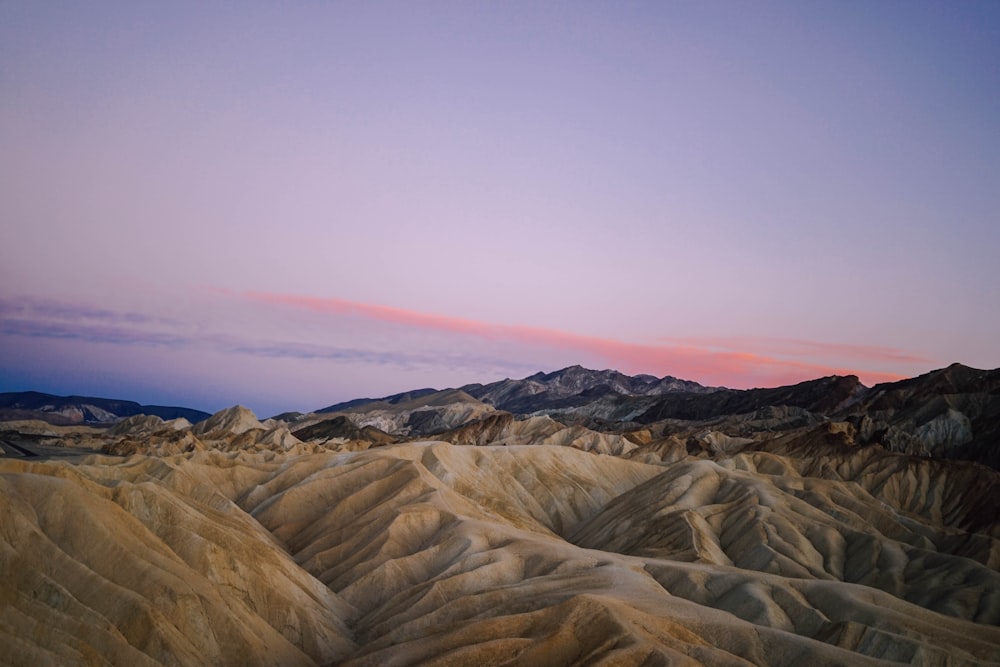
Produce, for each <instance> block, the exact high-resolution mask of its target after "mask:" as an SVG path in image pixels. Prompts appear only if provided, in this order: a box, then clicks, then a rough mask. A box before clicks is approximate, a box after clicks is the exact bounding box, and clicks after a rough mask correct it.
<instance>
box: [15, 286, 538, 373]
mask: <svg viewBox="0 0 1000 667" xmlns="http://www.w3.org/2000/svg"><path fill="white" fill-rule="evenodd" d="M262 317H265V318H266V317H268V315H263V316H262ZM0 336H19V337H26V338H38V339H52V340H69V341H78V342H81V343H97V344H108V345H114V346H162V347H169V348H172V349H186V350H190V351H192V352H196V351H197V350H203V349H210V350H213V351H215V352H221V353H224V354H236V355H244V356H249V357H258V358H270V359H304V360H317V361H334V362H342V363H350V364H360V365H368V366H390V367H394V368H398V369H401V370H414V369H421V368H431V367H437V368H444V369H449V370H461V371H470V370H477V369H479V370H481V369H486V368H488V369H494V370H496V369H503V370H506V371H511V372H521V371H527V372H532V371H533V370H535V369H534V368H533V367H529V366H525V365H523V364H521V363H518V362H517V361H516V360H507V359H501V358H497V357H496V355H492V354H490V353H489V352H488V351H484V353H483V354H470V353H468V352H465V353H463V352H459V351H454V350H452V351H441V350H401V349H378V348H377V347H375V346H371V347H358V346H345V345H332V344H326V343H313V342H302V341H300V340H290V339H282V338H274V337H253V336H248V335H238V334H233V333H230V332H226V331H223V330H221V329H220V328H214V329H213V328H212V327H207V328H206V327H204V326H202V327H198V329H197V330H194V329H193V328H192V327H191V326H189V325H187V324H185V323H182V322H179V321H177V320H172V319H169V318H162V317H159V316H155V315H147V314H145V313H139V312H133V311H116V310H112V309H108V308H99V307H93V306H88V305H86V304H72V303H63V302H59V301H55V300H51V299H42V300H37V301H36V300H33V299H30V298H18V299H16V300H11V299H8V300H3V299H0Z"/></svg>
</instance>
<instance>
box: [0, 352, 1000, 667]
mask: <svg viewBox="0 0 1000 667" xmlns="http://www.w3.org/2000/svg"><path fill="white" fill-rule="evenodd" d="M995 373H996V372H995V371H994V372H986V371H972V369H968V370H966V369H961V368H958V369H956V368H954V367H953V368H951V369H944V370H943V371H941V372H938V373H937V374H930V375H929V376H924V377H922V378H915V379H914V380H913V381H907V383H893V384H891V385H880V386H878V387H875V388H871V389H868V388H864V387H862V386H861V385H860V384H858V383H857V382H856V379H851V378H832V379H831V378H825V379H821V380H817V381H815V382H813V383H807V384H806V385H805V386H799V385H796V386H794V387H786V388H778V389H774V390H760V391H758V392H756V393H744V394H727V393H726V392H730V391H731V390H717V391H712V392H703V391H698V392H691V393H688V394H686V395H687V396H703V397H705V399H709V398H711V399H712V400H714V401H722V403H724V404H726V405H730V406H734V407H732V409H734V410H744V412H736V413H724V414H715V413H713V411H712V410H708V411H707V412H697V413H695V414H693V415H692V416H693V417H696V418H695V419H681V418H678V417H668V418H658V419H656V420H653V421H650V422H648V423H638V422H634V421H628V422H618V423H617V425H615V424H614V423H613V422H610V421H607V420H601V419H597V418H595V417H593V416H592V415H583V416H580V415H578V419H576V420H575V423H569V422H574V420H573V419H571V418H569V417H567V416H566V415H567V414H568V413H565V412H563V413H559V412H554V414H553V415H549V414H547V413H545V412H544V410H543V411H542V412H541V413H540V414H523V413H515V412H511V411H505V410H499V409H497V408H496V407H495V406H490V405H487V404H485V403H483V402H481V401H480V400H478V399H476V398H475V397H474V396H472V395H471V394H470V393H469V392H468V391H461V392H459V391H451V392H426V393H423V394H422V395H419V396H409V397H405V398H400V400H397V401H395V402H393V401H372V402H366V403H358V404H355V405H350V406H347V407H346V408H344V409H343V410H340V411H337V412H335V413H332V414H331V413H326V414H316V413H308V414H298V413H293V414H291V415H290V416H289V418H290V419H291V420H292V421H291V422H289V423H286V422H283V421H280V420H264V421H261V420H258V419H257V417H256V416H255V415H253V413H251V412H250V411H249V410H247V409H246V408H241V407H238V406H237V407H234V408H230V409H228V410H224V411H221V412H220V413H217V414H216V415H214V416H212V417H211V418H210V419H208V420H205V421H203V422H202V423H201V424H197V425H195V426H193V427H192V426H191V424H190V423H189V422H186V421H184V420H173V421H170V422H164V421H163V420H162V419H160V418H158V417H132V418H130V419H128V420H126V421H122V422H121V423H119V425H117V426H116V427H114V428H113V429H104V430H99V429H93V428H87V427H83V426H75V427H72V426H70V427H67V426H59V427H56V426H50V425H46V424H39V423H38V422H23V423H20V424H14V425H8V426H6V427H5V428H6V429H7V430H3V431H0V440H3V441H5V442H7V441H11V440H12V439H14V438H18V437H20V438H23V439H22V440H17V443H20V444H19V446H20V447H22V448H23V449H25V450H27V451H30V449H31V447H33V446H35V445H36V444H41V443H44V444H45V446H46V447H47V448H48V449H46V450H45V452H47V451H52V450H53V449H55V448H59V447H62V448H64V449H67V450H75V449H77V448H86V449H88V450H93V449H95V448H100V447H103V448H104V451H105V452H106V454H104V455H91V456H89V457H87V458H83V459H79V458H77V459H62V458H51V457H48V456H47V455H46V454H45V453H44V452H43V454H42V455H41V456H36V457H33V458H29V457H26V456H18V455H16V454H17V452H16V451H14V450H12V451H11V453H10V455H8V456H6V457H2V458H0V503H2V504H3V506H2V507H0V553H2V554H3V557H2V558H0V600H2V602H3V604H2V606H0V663H2V664H11V665H38V664H115V665H168V664H169V665H203V664H218V665H227V664H228V665H295V664H301V665H332V664H344V665H416V664H421V665H423V664H437V665H500V664H505V665H577V664H608V665H611V664H614V665H651V664H664V665H665V664H677V665H681V664H692V665H694V664H704V665H789V666H792V665H801V664H815V665H831V666H832V665H845V664H849V665H890V664H900V663H904V664H914V665H941V666H942V667H944V666H946V665H947V666H948V667H953V666H956V665H970V666H971V665H1000V504H998V502H1000V501H998V498H1000V472H997V471H996V470H993V469H991V468H989V467H986V466H984V465H981V464H980V463H976V462H966V461H955V460H950V459H948V458H937V457H934V456H926V455H917V454H913V453H907V452H906V451H891V447H890V446H889V445H891V444H892V443H891V442H886V441H877V439H876V440H873V441H866V438H870V437H871V436H870V434H869V435H865V432H864V428H865V426H864V424H863V423H862V422H863V421H864V419H869V420H871V421H872V422H873V423H879V424H881V423H884V424H887V425H889V427H891V428H895V429H898V432H900V433H918V434H919V433H922V431H920V429H921V427H922V426H924V425H926V424H928V423H937V422H935V420H937V419H940V417H941V415H951V414H952V413H951V411H955V412H960V413H961V414H963V415H965V417H966V418H967V420H968V423H969V424H970V425H971V426H970V428H971V430H972V433H973V437H974V441H975V442H980V441H982V442H988V441H990V440H989V439H990V438H991V437H992V436H990V435H989V430H988V428H987V427H988V426H989V424H990V423H991V422H990V419H991V415H992V414H993V413H992V407H991V405H992V403H991V400H992V399H991V398H990V397H991V396H994V395H995V385H994V384H992V383H993V382H994V378H995ZM577 375H579V373H577ZM534 381H535V380H532V382H534ZM510 382H511V383H516V382H517V381H510ZM642 382H645V381H644V380H643V381H642ZM584 384H586V383H583V384H579V385H577V388H579V389H580V394H571V395H570V397H572V396H574V395H583V394H588V392H590V393H589V396H590V397H591V398H593V397H594V396H595V394H596V393H601V392H604V390H600V391H597V392H594V391H593V389H594V386H599V385H592V386H584ZM649 384H653V382H652V380H650V381H649ZM623 385H624V383H623ZM507 388H508V389H509V388H510V384H508V385H507ZM609 396H612V397H614V400H639V399H641V400H650V399H652V400H654V401H658V400H661V399H662V398H664V396H668V397H670V396H672V394H671V393H669V392H668V393H667V394H652V395H648V396H626V395H625V394H621V393H618V389H609V390H607V392H605V393H604V398H607V397H609ZM713 397H714V398H713ZM741 397H742V398H741ZM761 397H764V398H761ZM775 397H776V398H775ZM942 397H943V398H942ZM519 400H520V399H519ZM546 400H548V399H546ZM597 400H601V399H600V397H598V398H597ZM689 400H691V401H697V400H702V399H695V398H691V399H689ZM940 401H944V405H943V406H942V405H940V404H939V402H940ZM722 403H720V404H722ZM775 403H777V404H775ZM579 405H580V406H583V407H584V408H586V405H587V402H586V401H581V402H580V404H579ZM705 405H709V406H711V405H716V404H705ZM564 409H565V408H564V407H560V408H558V410H564ZM423 412H425V413H427V414H428V415H431V416H430V417H429V419H441V420H442V421H447V420H452V421H451V422H450V424H451V425H450V426H449V428H448V429H447V430H444V431H441V432H440V433H439V434H438V435H437V436H434V437H433V438H421V437H420V436H416V437H414V436H412V435H411V436H406V435H405V434H403V433H402V431H403V430H407V429H411V430H412V429H413V428H414V426H413V423H412V422H411V416H412V415H413V414H419V413H423ZM399 415H403V416H402V417H400V416H399ZM560 415H561V416H562V417H563V418H564V420H562V421H561V420H560V418H559V417H560ZM373 416H379V418H382V419H384V420H386V423H390V425H395V426H396V428H397V432H396V433H392V434H391V433H387V432H385V431H381V430H377V429H375V427H374V426H372V425H371V424H367V425H365V424H361V423H360V422H363V421H364V420H366V419H370V418H372V417H373ZM570 416H572V415H570ZM390 417H392V419H390ZM657 417H659V415H657ZM948 418H949V419H950V418H951V417H948ZM583 422H586V423H587V424H588V425H584V423H583ZM963 423H964V422H963ZM977 429H981V430H977ZM926 430H933V429H926ZM407 437H410V438H411V440H410V441H408V442H395V441H397V440H400V439H405V438H407ZM914 437H916V436H914ZM977 438H978V439H977ZM921 442H925V441H921ZM992 442H993V444H994V445H995V444H996V442H995V440H993V441H992ZM910 444H911V445H912V443H910ZM18 451H20V450H18ZM80 451H83V449H80ZM977 451H978V450H977ZM931 453H932V454H933V452H931Z"/></svg>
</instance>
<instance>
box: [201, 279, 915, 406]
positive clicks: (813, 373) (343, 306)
mask: <svg viewBox="0 0 1000 667" xmlns="http://www.w3.org/2000/svg"><path fill="white" fill-rule="evenodd" d="M216 291H218V292H221V293H224V294H228V295H229V296H235V297H241V298H244V299H247V300H250V301H253V302H257V303H261V304H267V305H270V306H277V307H287V308H296V309H304V310H309V311H313V312H320V313H329V314H331V315H338V316H347V317H358V318H365V319H369V320H375V321H380V322H386V323H391V324H395V325H400V326H404V327H412V328H421V329H427V330H434V331H439V332H444V333H450V334H455V335H460V336H470V337H476V338H481V339H485V340H506V341H513V342H517V343H521V344H524V345H528V346H532V347H536V348H538V347H541V348H546V347H547V348H555V349H559V350H570V351H575V352H577V353H578V354H579V355H580V356H581V357H583V358H581V362H584V361H585V359H584V358H587V359H595V360H600V362H599V363H603V364H607V365H608V366H610V367H613V368H616V369H618V370H620V371H623V372H625V373H631V374H636V373H650V374H654V375H673V376H677V377H681V378H685V379H690V380H696V381H698V382H701V383H703V384H707V385H722V386H727V387H734V388H746V387H761V386H777V385H782V384H791V383H795V382H801V381H803V380H808V379H813V378H816V377H822V376H826V375H857V376H859V377H860V378H861V381H862V382H864V383H865V384H869V385H870V384H876V383H879V382H891V381H895V380H900V379H903V377H904V376H902V375H898V374H895V373H886V372H882V371H878V370H870V369H867V368H853V367H851V368H848V367H841V366H835V365H826V364H821V363H813V362H809V361H798V360H789V359H782V358H778V357H776V356H773V355H770V354H761V353H757V352H750V351H746V350H739V349H721V350H720V349H718V348H719V347H727V346H731V347H733V348H735V347H737V345H736V344H737V343H738V341H739V340H740V339H738V338H729V339H706V340H705V342H704V343H702V344H699V341H698V339H682V342H681V341H679V342H678V343H675V344H645V343H635V342H631V341H624V340H616V339H611V338H599V337H595V336H587V335H583V334H577V333H572V332H567V331H559V330H555V329H546V328H541V327H532V326H524V325H506V324H494V323H490V322H482V321H478V320H470V319H465V318H460V317H452V316H449V315H437V314H432V313H423V312H419V311H414V310H408V309H404V308H394V307H390V306H382V305H377V304H368V303H360V302H356V301H347V300H344V299H335V298H319V297H312V296H303V295H293V294H275V293H269V292H239V293H236V292H228V291H226V290H216ZM770 340H772V342H774V341H777V339H770ZM720 341H725V342H726V343H727V344H726V345H720ZM791 343H792V347H796V346H797V347H798V348H806V349H809V348H814V349H815V350H816V352H817V353H818V356H823V354H824V353H826V352H831V351H833V350H834V349H840V350H841V351H843V350H845V349H846V350H850V351H853V352H855V353H859V352H860V353H861V354H860V355H858V356H862V357H865V356H866V355H867V357H866V358H867V359H868V360H870V361H876V362H878V361H886V360H889V359H891V360H894V361H899V360H900V357H902V358H904V359H907V357H906V356H905V355H903V354H899V355H894V354H893V351H887V352H886V353H882V354H880V353H879V351H880V350H883V351H884V350H885V349H884V348H874V347H872V348H869V347H867V346H836V345H830V344H826V343H820V342H811V341H791ZM713 348H714V349H713ZM912 359H913V360H919V358H918V357H913V358H912Z"/></svg>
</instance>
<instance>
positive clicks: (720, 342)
mask: <svg viewBox="0 0 1000 667" xmlns="http://www.w3.org/2000/svg"><path fill="white" fill-rule="evenodd" d="M660 340H661V341H663V342H665V343H670V344H674V345H694V346H701V347H706V348H710V349H712V348H714V349H722V350H734V351H735V350H753V351H755V352H761V353H766V354H776V355H779V356H780V355H809V356H811V357H814V358H823V359H831V358H847V359H856V360H859V361H870V362H876V363H909V364H936V363H940V361H939V360H935V359H930V358H928V357H925V356H922V355H918V354H915V353H913V352H909V351H907V350H901V349H898V348H894V347H885V346H879V345H858V344H852V343H831V342H827V341H815V340H802V339H799V338H781V337H773V336H725V337H722V336H702V337H699V338H690V337H688V338H661V339H660Z"/></svg>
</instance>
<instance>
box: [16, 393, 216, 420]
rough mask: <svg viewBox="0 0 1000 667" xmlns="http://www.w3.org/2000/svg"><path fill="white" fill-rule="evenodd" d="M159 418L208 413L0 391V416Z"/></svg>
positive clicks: (189, 417) (192, 417) (204, 416)
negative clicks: (136, 416) (143, 416)
mask: <svg viewBox="0 0 1000 667" xmlns="http://www.w3.org/2000/svg"><path fill="white" fill-rule="evenodd" d="M143 414H145V415H156V416H157V417H160V418H162V419H177V418H178V417H183V418H184V419H187V420H188V421H190V422H192V423H194V422H199V421H201V420H203V419H207V418H208V417H210V416H211V415H210V414H209V413H207V412H202V411H201V410H194V409H192V408H184V407H176V406H166V405H140V404H139V403H136V402H135V401H125V400H121V399H114V398H98V397H95V396H55V395H53V394H45V393H42V392H39V391H17V392H5V393H0V419H3V420H8V419H40V420H42V421H47V422H50V423H53V424H112V423H114V422H116V421H118V420H119V419H122V418H124V417H131V416H133V415H143Z"/></svg>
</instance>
